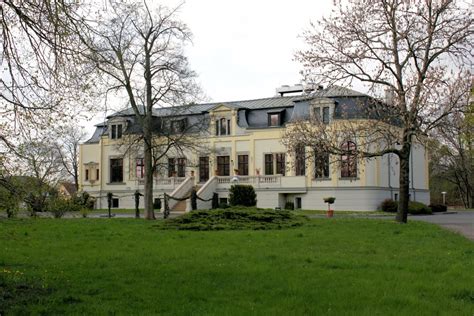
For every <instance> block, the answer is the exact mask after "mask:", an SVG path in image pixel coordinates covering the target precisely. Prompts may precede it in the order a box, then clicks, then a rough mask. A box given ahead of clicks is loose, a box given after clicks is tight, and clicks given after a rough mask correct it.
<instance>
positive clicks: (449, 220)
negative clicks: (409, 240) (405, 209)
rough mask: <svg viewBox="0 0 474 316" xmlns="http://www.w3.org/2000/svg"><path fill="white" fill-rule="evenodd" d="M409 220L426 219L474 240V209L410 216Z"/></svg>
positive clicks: (425, 220)
mask: <svg viewBox="0 0 474 316" xmlns="http://www.w3.org/2000/svg"><path fill="white" fill-rule="evenodd" d="M408 220H417V221H424V222H428V223H434V224H438V225H440V226H441V227H444V228H446V229H449V230H452V231H455V232H457V233H460V234H461V235H464V236H466V237H467V238H469V239H471V240H474V211H458V212H449V213H435V214H434V215H423V216H409V217H408Z"/></svg>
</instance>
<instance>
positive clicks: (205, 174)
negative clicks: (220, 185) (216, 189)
mask: <svg viewBox="0 0 474 316" xmlns="http://www.w3.org/2000/svg"><path fill="white" fill-rule="evenodd" d="M207 180H209V157H199V182H206V181H207Z"/></svg>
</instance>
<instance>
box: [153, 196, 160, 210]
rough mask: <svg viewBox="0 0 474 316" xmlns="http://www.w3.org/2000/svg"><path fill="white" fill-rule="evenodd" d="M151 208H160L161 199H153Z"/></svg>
mask: <svg viewBox="0 0 474 316" xmlns="http://www.w3.org/2000/svg"><path fill="white" fill-rule="evenodd" d="M153 209H154V210H161V199H158V198H157V199H155V200H153Z"/></svg>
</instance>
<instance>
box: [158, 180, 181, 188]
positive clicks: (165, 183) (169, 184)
mask: <svg viewBox="0 0 474 316" xmlns="http://www.w3.org/2000/svg"><path fill="white" fill-rule="evenodd" d="M184 180H186V177H170V178H155V186H156V187H163V188H175V187H177V186H178V185H180V184H181V183H183V181H184Z"/></svg>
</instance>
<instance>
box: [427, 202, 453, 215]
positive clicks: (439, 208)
mask: <svg viewBox="0 0 474 316" xmlns="http://www.w3.org/2000/svg"><path fill="white" fill-rule="evenodd" d="M428 207H429V208H430V209H431V211H432V212H433V213H440V212H446V211H447V210H448V207H447V206H446V205H444V204H430V205H428Z"/></svg>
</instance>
